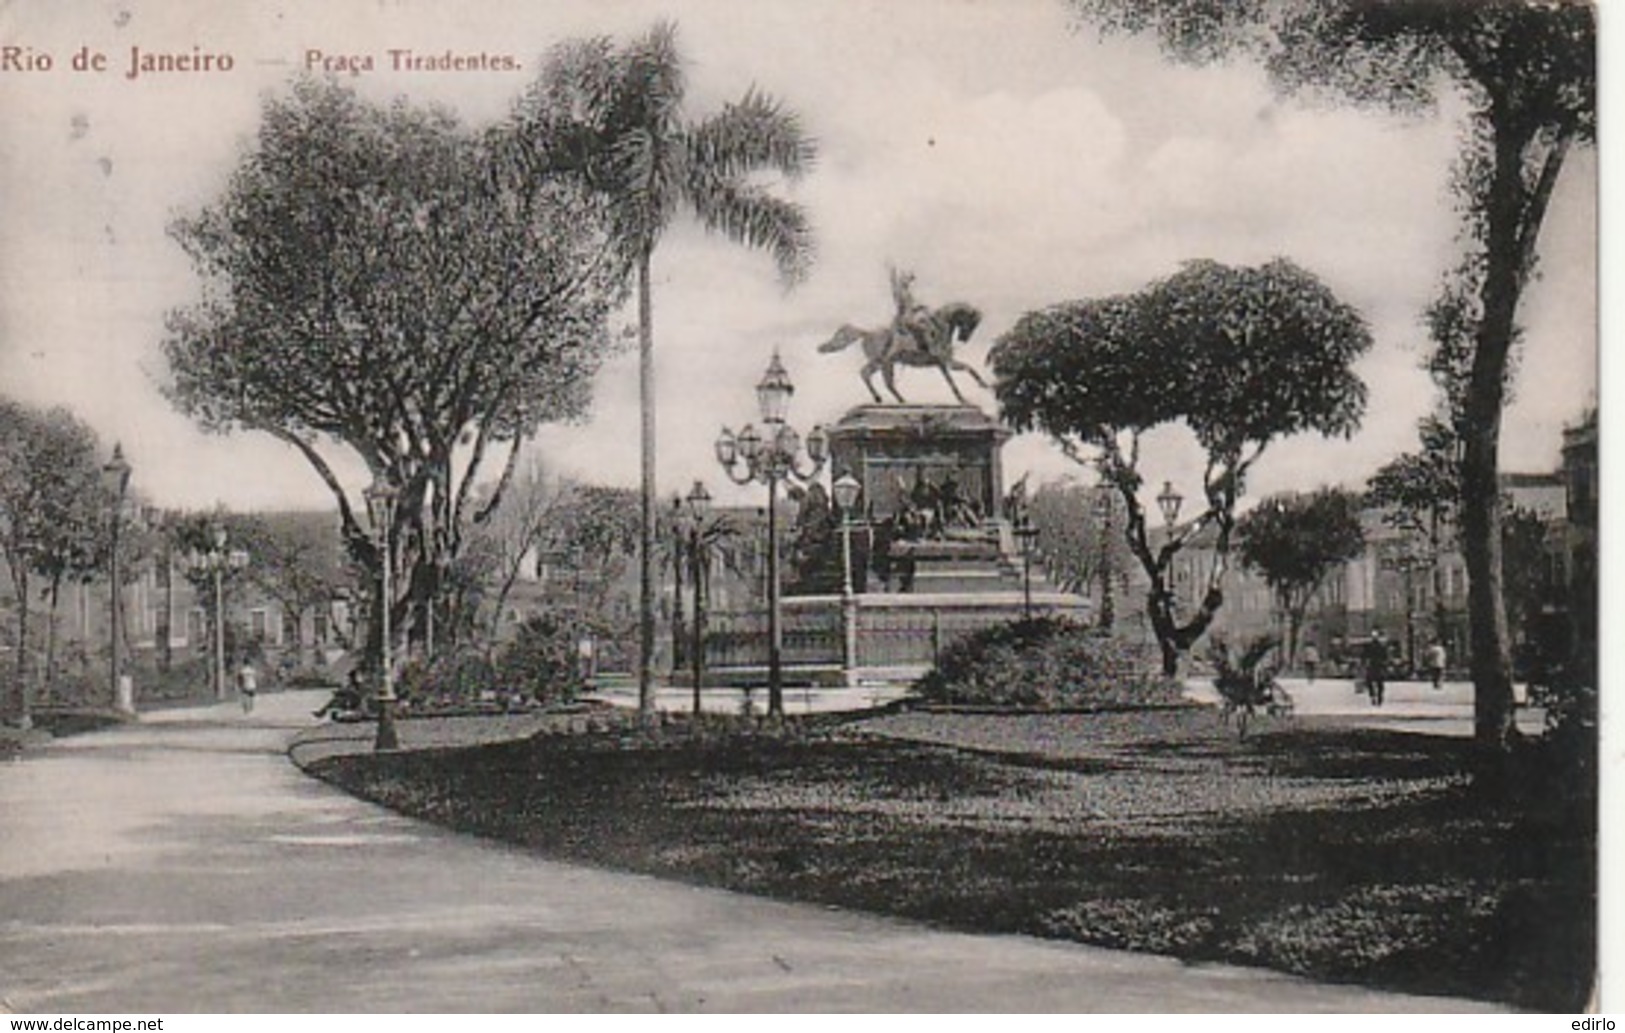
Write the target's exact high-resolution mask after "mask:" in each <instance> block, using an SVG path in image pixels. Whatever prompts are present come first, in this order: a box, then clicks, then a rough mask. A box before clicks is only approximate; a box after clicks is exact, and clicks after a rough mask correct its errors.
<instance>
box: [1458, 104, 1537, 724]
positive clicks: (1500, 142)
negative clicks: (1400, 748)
mask: <svg viewBox="0 0 1625 1033" xmlns="http://www.w3.org/2000/svg"><path fill="white" fill-rule="evenodd" d="M1508 135H1510V134H1508V133H1506V132H1505V131H1502V132H1499V133H1498V134H1497V137H1496V153H1495V170H1494V178H1493V181H1492V183H1491V187H1490V197H1489V205H1488V216H1489V219H1488V235H1487V237H1488V239H1487V240H1486V241H1485V248H1486V258H1487V266H1486V269H1485V273H1484V283H1483V286H1482V288H1481V294H1480V298H1481V301H1482V304H1483V318H1482V320H1481V321H1480V323H1479V327H1478V335H1477V340H1476V342H1475V348H1474V352H1473V364H1472V370H1471V372H1470V374H1469V379H1468V386H1467V398H1466V399H1465V401H1464V405H1463V409H1462V417H1463V419H1462V424H1463V426H1462V428H1461V433H1462V440H1463V444H1464V446H1465V450H1464V453H1463V456H1462V464H1461V494H1462V498H1461V509H1462V521H1461V524H1462V536H1461V537H1462V553H1463V555H1464V557H1465V559H1466V561H1467V613H1468V619H1469V624H1470V632H1471V643H1472V655H1471V657H1470V658H1469V659H1470V666H1471V670H1472V678H1473V731H1474V737H1475V739H1476V740H1477V742H1478V744H1479V745H1480V746H1481V747H1485V748H1487V749H1490V750H1493V751H1505V750H1506V749H1508V747H1509V746H1510V744H1511V740H1512V737H1513V735H1514V728H1513V713H1512V706H1513V698H1512V654H1511V650H1510V648H1509V645H1508V637H1507V622H1506V611H1505V609H1504V608H1503V606H1502V604H1501V600H1502V578H1501V499H1500V494H1501V493H1500V485H1499V483H1498V480H1497V468H1498V466H1499V461H1500V439H1501V411H1502V406H1503V402H1504V400H1505V394H1506V375H1507V356H1508V353H1509V352H1510V350H1511V347H1512V339H1513V333H1514V326H1515V321H1516V317H1517V307H1518V295H1519V293H1520V290H1521V288H1522V280H1523V271H1522V269H1521V268H1520V264H1521V263H1520V259H1519V254H1518V246H1517V244H1518V230H1519V226H1520V224H1521V222H1522V215H1523V204H1522V199H1523V185H1522V180H1521V176H1522V165H1523V159H1522V146H1521V142H1520V141H1517V140H1510V139H1507V136H1508Z"/></svg>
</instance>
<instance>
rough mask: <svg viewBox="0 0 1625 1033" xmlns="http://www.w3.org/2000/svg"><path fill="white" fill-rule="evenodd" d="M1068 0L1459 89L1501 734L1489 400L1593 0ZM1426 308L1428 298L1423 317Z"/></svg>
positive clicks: (1470, 413) (1470, 473) (1478, 696)
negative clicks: (1462, 108) (1463, 110)
mask: <svg viewBox="0 0 1625 1033" xmlns="http://www.w3.org/2000/svg"><path fill="white" fill-rule="evenodd" d="M1069 4H1070V6H1071V7H1072V8H1073V9H1074V10H1076V11H1077V12H1078V13H1079V15H1080V16H1081V17H1082V18H1083V19H1085V20H1087V21H1089V22H1092V23H1094V24H1095V25H1097V26H1099V27H1100V28H1101V29H1102V30H1104V31H1111V32H1132V33H1142V32H1143V33H1151V34H1154V35H1155V36H1156V37H1157V38H1158V40H1159V41H1160V42H1161V43H1162V45H1163V49H1164V50H1165V51H1166V52H1167V53H1168V54H1169V55H1170V56H1171V57H1173V58H1174V59H1176V60H1180V61H1184V62H1187V63H1191V64H1209V63H1213V62H1216V61H1219V60H1222V59H1225V58H1227V57H1230V56H1233V55H1234V56H1240V57H1243V58H1251V59H1255V60H1257V61H1259V62H1260V63H1261V64H1262V65H1263V66H1264V68H1265V70H1266V71H1267V72H1268V73H1269V76H1270V79H1271V80H1272V81H1273V82H1274V83H1275V85H1276V86H1277V87H1278V88H1280V89H1281V90H1283V91H1284V92H1287V93H1294V94H1296V93H1304V94H1310V95H1315V96H1319V97H1326V96H1330V97H1333V98H1336V99H1339V100H1342V101H1345V102H1348V103H1351V104H1356V105H1361V106H1367V107H1377V108H1383V109H1387V110H1397V111H1426V110H1428V109H1430V108H1431V107H1432V106H1433V104H1434V101H1435V99H1436V97H1437V95H1438V94H1440V93H1443V92H1446V91H1450V92H1455V93H1457V94H1458V95H1459V96H1460V97H1461V98H1462V99H1463V100H1465V102H1466V104H1467V112H1468V113H1467V115H1466V118H1465V121H1466V124H1465V125H1464V127H1463V132H1462V133H1461V134H1460V137H1461V139H1462V141H1463V150H1462V154H1461V157H1460V161H1459V167H1458V169H1457V173H1458V174H1457V176H1456V178H1455V184H1454V187H1453V189H1454V190H1455V192H1456V194H1457V195H1458V197H1459V199H1460V200H1461V202H1462V205H1461V209H1462V212H1463V215H1464V221H1463V226H1462V232H1461V237H1462V240H1463V243H1464V245H1465V248H1466V250H1467V252H1468V253H1467V255H1466V256H1465V259H1464V260H1463V262H1462V263H1461V265H1460V266H1459V267H1458V268H1457V269H1454V270H1451V271H1449V272H1448V273H1447V274H1446V277H1445V283H1444V291H1443V295H1442V298H1441V303H1442V306H1443V309H1444V311H1445V312H1446V313H1447V314H1450V315H1451V317H1452V318H1455V319H1457V320H1458V321H1459V324H1460V327H1459V328H1460V330H1461V331H1462V333H1461V334H1460V338H1459V340H1460V343H1461V344H1463V345H1464V348H1463V349H1462V350H1461V352H1460V353H1459V354H1458V355H1453V356H1447V357H1446V358H1445V364H1446V365H1452V366H1455V367H1456V369H1457V373H1458V377H1457V386H1456V389H1455V390H1456V392H1457V394H1456V396H1455V397H1453V398H1452V399H1451V400H1450V401H1451V409H1452V412H1459V413H1460V416H1461V422H1460V424H1459V425H1460V427H1461V428H1462V430H1463V432H1464V433H1463V445H1464V449H1463V453H1462V459H1461V487H1462V497H1461V530H1462V551H1463V553H1464V554H1465V557H1466V561H1467V575H1468V592H1467V609H1468V613H1469V614H1470V617H1471V623H1472V636H1473V642H1472V671H1473V690H1474V691H1473V711H1474V726H1475V735H1476V737H1477V739H1478V740H1479V742H1480V743H1481V744H1483V745H1485V746H1488V747H1490V748H1492V749H1493V750H1498V751H1500V750H1505V749H1506V747H1507V745H1508V742H1509V740H1510V738H1511V737H1512V735H1513V734H1514V729H1513V723H1512V702H1513V700H1512V660H1511V649H1510V646H1509V636H1508V633H1507V624H1506V615H1505V612H1504V610H1503V607H1502V604H1501V536H1500V523H1501V508H1500V505H1499V502H1500V499H1499V491H1498V488H1497V481H1496V475H1497V469H1498V463H1499V452H1500V440H1501V413H1502V409H1503V407H1504V404H1505V400H1506V390H1507V383H1508V380H1509V379H1510V375H1511V366H1510V364H1509V358H1510V356H1511V353H1512V346H1513V343H1514V341H1515V340H1516V338H1517V314H1518V303H1519V300H1520V299H1521V298H1522V296H1523V290H1524V287H1525V286H1526V285H1527V284H1528V283H1529V279H1530V277H1531V276H1532V275H1533V273H1534V268H1535V258H1536V243H1537V241H1538V239H1539V237H1540V228H1541V224H1542V222H1543V221H1544V220H1545V217H1546V209H1547V205H1548V204H1549V202H1550V200H1551V196H1552V191H1553V189H1554V187H1555V186H1556V184H1557V180H1558V177H1559V176H1560V175H1561V173H1562V170H1563V164H1564V162H1565V160H1566V159H1567V156H1568V153H1569V151H1570V149H1571V148H1572V147H1573V146H1574V145H1575V144H1585V143H1589V142H1591V141H1592V140H1594V139H1595V136H1596V122H1597V111H1596V79H1597V39H1596V36H1597V26H1596V21H1597V15H1596V11H1595V8H1594V6H1593V5H1592V4H1590V3H1586V2H1583V0H1582V2H1577V0H1313V2H1308V0H1298V2H1292V0H1224V2H1215V0H1069ZM1440 314H1441V313H1440V312H1439V311H1435V312H1434V313H1432V314H1431V317H1432V318H1433V319H1434V321H1435V323H1437V319H1438V317H1439V315H1440ZM1435 330H1436V331H1437V325H1436V326H1435ZM1437 337H1438V335H1437V333H1436V338H1437ZM1440 343H1441V345H1444V346H1446V347H1448V344H1447V342H1445V341H1444V340H1442V339H1441V340H1440Z"/></svg>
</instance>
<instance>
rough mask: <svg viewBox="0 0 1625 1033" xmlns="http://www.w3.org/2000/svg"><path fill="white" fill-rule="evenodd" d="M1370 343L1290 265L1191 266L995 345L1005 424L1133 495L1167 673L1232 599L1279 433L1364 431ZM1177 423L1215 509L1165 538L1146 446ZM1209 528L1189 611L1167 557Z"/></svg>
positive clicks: (1138, 544)
mask: <svg viewBox="0 0 1625 1033" xmlns="http://www.w3.org/2000/svg"><path fill="white" fill-rule="evenodd" d="M1370 347H1371V334H1370V331H1369V330H1368V329H1367V328H1366V324H1365V321H1364V319H1362V318H1361V317H1360V315H1359V314H1358V313H1357V312H1355V311H1354V310H1353V309H1352V308H1350V307H1349V306H1348V305H1346V304H1344V303H1343V302H1342V301H1340V300H1339V299H1338V298H1337V297H1336V296H1335V295H1334V294H1333V293H1332V292H1331V290H1330V289H1329V288H1327V287H1326V286H1325V285H1324V284H1323V283H1321V282H1320V281H1319V280H1318V279H1317V278H1315V277H1314V276H1313V275H1312V274H1310V273H1308V272H1306V271H1305V270H1303V269H1302V268H1300V267H1298V266H1297V265H1294V264H1293V263H1292V262H1289V261H1287V260H1285V259H1276V260H1274V261H1271V262H1269V263H1267V264H1265V265H1261V266H1257V267H1234V268H1233V267H1229V266H1225V265H1221V264H1219V263H1217V262H1212V261H1207V260H1201V261H1193V262H1188V263H1186V265H1185V266H1184V267H1183V268H1182V269H1181V270H1180V271H1179V272H1177V273H1175V274H1174V275H1172V276H1170V277H1168V278H1167V279H1164V280H1160V281H1158V282H1156V283H1153V284H1151V285H1150V286H1149V287H1146V288H1145V289H1143V290H1141V291H1139V292H1138V293H1135V294H1130V295H1117V296H1113V297H1108V298H1102V299H1097V300H1092V301H1079V302H1071V303H1067V304H1062V305H1056V306H1053V307H1051V308H1047V309H1042V310H1039V311H1036V312H1029V313H1027V314H1026V315H1024V316H1022V318H1021V319H1020V320H1019V321H1018V322H1017V324H1016V326H1015V327H1014V328H1013V329H1012V330H1011V331H1010V332H1009V333H1007V334H1005V335H1004V336H1003V337H1001V338H1000V339H999V341H998V343H997V344H996V345H995V346H994V349H993V351H992V353H991V355H990V360H991V362H992V367H993V371H994V374H995V376H996V378H997V380H996V383H995V386H994V393H995V394H996V395H997V396H998V399H999V403H1000V405H1001V407H1002V409H1003V416H1004V419H1005V421H1006V422H1008V423H1009V424H1010V425H1011V426H1012V427H1014V428H1015V429H1016V430H1033V429H1036V430H1041V431H1044V432H1045V433H1047V434H1049V435H1050V437H1051V438H1053V439H1054V440H1055V441H1056V442H1057V443H1058V444H1059V445H1060V447H1061V449H1062V450H1063V451H1064V452H1065V453H1066V454H1067V455H1068V456H1070V457H1072V458H1073V459H1075V460H1077V461H1078V462H1080V463H1087V462H1093V463H1094V464H1095V465H1096V466H1097V467H1098V469H1099V472H1100V475H1101V477H1102V478H1103V479H1104V480H1105V481H1106V482H1107V483H1108V484H1110V485H1112V486H1113V487H1114V488H1115V489H1116V490H1117V492H1118V494H1119V495H1120V496H1121V498H1122V501H1123V505H1124V507H1125V510H1126V515H1127V519H1126V520H1125V526H1124V532H1125V535H1126V537H1127V541H1128V546H1129V549H1130V550H1131V551H1132V552H1133V553H1134V555H1135V557H1136V558H1137V559H1138V560H1139V562H1140V565H1141V566H1142V567H1143V568H1144V569H1145V572H1146V575H1147V576H1148V577H1149V578H1150V580H1151V592H1150V596H1149V598H1148V600H1147V604H1146V606H1147V613H1148V615H1149V616H1150V620H1151V627H1152V630H1153V631H1154V632H1155V634H1156V636H1157V641H1158V642H1159V643H1160V645H1161V647H1162V660H1163V669H1164V670H1165V671H1166V672H1167V673H1168V674H1174V673H1175V672H1176V671H1177V668H1178V658H1179V654H1180V653H1182V652H1184V651H1185V650H1188V649H1189V648H1190V647H1191V646H1192V645H1193V644H1194V643H1195V642H1196V641H1197V640H1198V639H1199V638H1201V636H1202V634H1203V632H1205V631H1206V630H1207V627H1208V625H1209V624H1210V623H1211V622H1212V620H1213V615H1214V613H1215V612H1216V611H1217V610H1218V608H1219V606H1220V605H1222V603H1223V601H1224V595H1223V591H1222V585H1223V581H1224V577H1225V574H1226V572H1227V570H1228V559H1229V553H1230V536H1231V531H1232V529H1233V527H1234V524H1235V511H1236V502H1237V500H1238V499H1239V498H1240V497H1241V495H1242V492H1243V486H1244V482H1245V479H1246V475H1247V472H1248V471H1249V470H1250V469H1251V468H1252V465H1253V463H1255V462H1256V461H1257V460H1258V457H1259V456H1260V455H1261V454H1262V453H1263V451H1264V449H1265V448H1266V447H1267V446H1268V445H1269V443H1270V442H1271V441H1274V440H1275V439H1277V438H1280V437H1285V436H1287V435H1290V434H1296V433H1300V432H1303V431H1311V430H1312V431H1316V432H1318V433H1321V434H1325V435H1343V436H1347V435H1349V434H1352V433H1353V432H1354V430H1355V429H1356V428H1357V427H1358V426H1359V422H1360V417H1361V415H1362V413H1363V412H1364V410H1365V400H1366V388H1365V384H1364V383H1363V382H1362V381H1361V380H1360V378H1359V377H1358V376H1357V375H1356V374H1355V373H1354V371H1353V369H1352V364H1353V362H1354V360H1355V359H1357V358H1358V357H1359V356H1360V355H1361V354H1363V353H1364V352H1365V351H1366V350H1368V349H1369V348H1370ZM1172 424H1183V425H1184V426H1186V427H1188V428H1189V429H1190V430H1191V431H1192V432H1193V433H1194V434H1195V436H1196V440H1197V441H1198V443H1200V445H1201V446H1202V448H1203V450H1204V451H1205V452H1206V454H1207V467H1206V470H1205V472H1204V474H1203V478H1202V496H1203V502H1204V508H1203V509H1202V511H1201V512H1200V513H1198V514H1197V516H1196V518H1195V519H1194V520H1191V521H1190V522H1189V523H1186V524H1184V525H1183V526H1181V527H1177V528H1169V529H1168V531H1167V533H1166V534H1165V535H1162V536H1161V537H1156V536H1154V535H1153V534H1152V533H1151V531H1150V530H1149V529H1148V527H1147V525H1146V513H1145V508H1144V506H1143V505H1142V503H1141V499H1140V496H1141V488H1142V486H1143V485H1144V483H1145V478H1144V475H1143V474H1142V473H1141V470H1140V440H1141V437H1142V436H1143V435H1144V434H1145V433H1146V432H1147V431H1149V430H1152V429H1153V428H1156V427H1159V426H1164V425H1172ZM1210 528H1211V529H1212V531H1213V544H1214V556H1215V562H1214V564H1213V567H1212V570H1211V572H1210V575H1209V578H1208V583H1207V586H1206V591H1205V593H1204V595H1203V597H1202V601H1201V603H1200V604H1199V606H1198V607H1196V609H1195V612H1193V613H1191V614H1189V615H1188V616H1185V617H1183V619H1182V615H1181V614H1180V613H1178V612H1176V600H1175V597H1174V593H1173V591H1172V587H1171V584H1170V579H1169V571H1170V565H1171V563H1172V561H1173V559H1174V557H1175V556H1176V555H1177V554H1178V553H1179V551H1180V549H1182V548H1183V547H1184V546H1185V545H1186V544H1188V543H1189V542H1190V541H1191V540H1192V539H1193V538H1195V537H1196V536H1197V535H1199V534H1201V533H1203V532H1204V531H1207V530H1208V529H1210Z"/></svg>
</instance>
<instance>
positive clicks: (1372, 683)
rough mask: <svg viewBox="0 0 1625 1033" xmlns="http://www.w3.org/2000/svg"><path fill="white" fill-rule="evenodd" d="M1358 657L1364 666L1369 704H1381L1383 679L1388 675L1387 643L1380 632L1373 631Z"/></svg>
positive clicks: (1376, 705)
mask: <svg viewBox="0 0 1625 1033" xmlns="http://www.w3.org/2000/svg"><path fill="white" fill-rule="evenodd" d="M1360 658H1361V660H1362V661H1363V666H1364V667H1365V688H1366V691H1367V692H1369V693H1370V694H1371V705H1372V706H1374V707H1380V706H1382V696H1383V691H1384V689H1385V688H1386V686H1385V684H1384V680H1385V679H1386V678H1387V676H1388V643H1387V642H1386V641H1384V640H1383V637H1382V632H1380V631H1373V632H1372V633H1371V637H1370V638H1369V639H1367V640H1366V643H1365V646H1364V647H1363V648H1362V649H1361V653H1360Z"/></svg>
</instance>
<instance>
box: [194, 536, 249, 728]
mask: <svg viewBox="0 0 1625 1033" xmlns="http://www.w3.org/2000/svg"><path fill="white" fill-rule="evenodd" d="M187 566H189V567H191V568H192V569H193V570H195V571H201V572H203V573H206V574H208V575H209V581H210V585H211V587H212V588H213V589H214V664H213V667H214V698H215V700H216V701H218V702H222V703H223V702H225V699H226V583H225V576H226V571H227V570H241V569H242V568H244V567H246V566H248V554H247V553H246V552H243V551H242V550H240V549H231V550H227V548H226V529H225V527H223V526H222V525H220V524H215V525H213V526H212V527H210V528H209V551H207V552H202V553H196V552H194V553H192V555H191V556H190V557H189V558H188V560H187Z"/></svg>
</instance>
